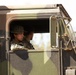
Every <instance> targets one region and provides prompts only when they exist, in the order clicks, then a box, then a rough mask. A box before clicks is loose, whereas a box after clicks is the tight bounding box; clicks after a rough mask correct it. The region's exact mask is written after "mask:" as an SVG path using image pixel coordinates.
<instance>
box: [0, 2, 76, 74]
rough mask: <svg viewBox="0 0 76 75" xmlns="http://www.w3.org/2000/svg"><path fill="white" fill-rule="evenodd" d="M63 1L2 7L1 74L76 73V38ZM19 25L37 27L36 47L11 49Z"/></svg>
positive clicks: (25, 27)
mask: <svg viewBox="0 0 76 75" xmlns="http://www.w3.org/2000/svg"><path fill="white" fill-rule="evenodd" d="M70 21H71V17H70V16H69V14H68V13H67V11H66V10H65V8H64V7H63V5H62V4H53V5H41V6H26V5H25V6H0V75H72V74H70V71H71V73H73V74H74V75H75V74H76V72H75V70H76V41H75V34H74V32H73V29H72V26H71V24H70ZM17 25H20V26H22V27H23V28H24V30H25V31H26V30H29V29H30V28H34V36H33V39H32V40H31V41H30V42H31V43H32V45H33V46H34V48H35V49H32V50H31V49H27V50H26V49H22V50H21V49H18V50H14V51H13V50H11V49H10V44H11V43H10V42H11V40H12V39H13V34H12V33H11V31H12V30H13V28H14V27H15V26H17Z"/></svg>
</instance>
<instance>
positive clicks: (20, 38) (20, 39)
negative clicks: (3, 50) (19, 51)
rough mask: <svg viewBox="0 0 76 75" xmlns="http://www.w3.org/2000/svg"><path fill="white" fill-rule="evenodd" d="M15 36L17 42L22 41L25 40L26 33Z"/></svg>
mask: <svg viewBox="0 0 76 75" xmlns="http://www.w3.org/2000/svg"><path fill="white" fill-rule="evenodd" d="M14 36H15V38H16V39H17V40H19V41H22V40H23V38H24V33H19V34H15V35H14Z"/></svg>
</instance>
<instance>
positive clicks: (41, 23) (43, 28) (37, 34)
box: [9, 18, 50, 50]
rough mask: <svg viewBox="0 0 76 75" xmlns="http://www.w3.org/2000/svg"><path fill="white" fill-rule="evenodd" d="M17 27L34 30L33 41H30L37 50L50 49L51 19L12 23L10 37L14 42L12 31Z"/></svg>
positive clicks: (14, 21) (23, 20)
mask: <svg viewBox="0 0 76 75" xmlns="http://www.w3.org/2000/svg"><path fill="white" fill-rule="evenodd" d="M16 25H20V26H23V27H24V30H25V31H26V30H29V29H31V28H33V29H34V36H33V39H32V40H31V41H30V42H31V43H32V44H33V46H34V48H35V49H37V50H44V49H45V48H47V49H49V48H50V27H49V18H39V19H15V20H13V21H11V22H10V27H9V28H10V37H11V41H12V40H13V34H12V33H11V31H12V30H13V28H14V27H15V26H16Z"/></svg>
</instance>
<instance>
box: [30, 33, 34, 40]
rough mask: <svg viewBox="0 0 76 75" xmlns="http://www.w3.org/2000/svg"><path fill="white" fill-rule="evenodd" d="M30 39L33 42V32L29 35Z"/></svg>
mask: <svg viewBox="0 0 76 75" xmlns="http://www.w3.org/2000/svg"><path fill="white" fill-rule="evenodd" d="M29 37H30V40H32V38H33V32H31V33H30V34H29Z"/></svg>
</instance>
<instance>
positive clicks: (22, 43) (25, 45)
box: [11, 40, 34, 50]
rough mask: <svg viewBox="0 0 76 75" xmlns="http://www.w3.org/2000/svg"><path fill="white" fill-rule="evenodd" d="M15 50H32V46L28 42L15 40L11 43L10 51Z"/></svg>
mask: <svg viewBox="0 0 76 75" xmlns="http://www.w3.org/2000/svg"><path fill="white" fill-rule="evenodd" d="M16 48H22V49H24V48H26V49H34V47H33V45H32V44H31V43H30V42H29V41H27V40H24V41H20V42H18V41H16V40H13V41H12V42H11V50H14V49H16Z"/></svg>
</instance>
